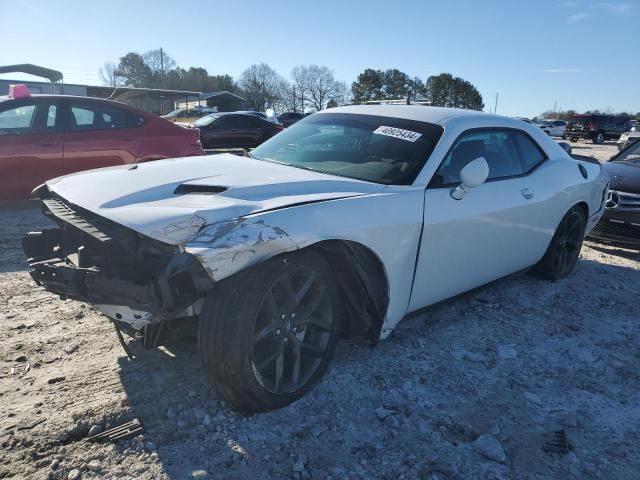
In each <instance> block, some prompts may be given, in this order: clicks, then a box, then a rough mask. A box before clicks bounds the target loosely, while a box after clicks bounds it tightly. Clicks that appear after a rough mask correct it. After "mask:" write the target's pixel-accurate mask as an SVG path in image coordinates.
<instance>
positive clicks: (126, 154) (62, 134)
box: [0, 85, 203, 200]
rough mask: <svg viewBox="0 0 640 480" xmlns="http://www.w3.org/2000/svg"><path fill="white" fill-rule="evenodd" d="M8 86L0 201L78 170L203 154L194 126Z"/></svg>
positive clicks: (0, 111)
mask: <svg viewBox="0 0 640 480" xmlns="http://www.w3.org/2000/svg"><path fill="white" fill-rule="evenodd" d="M12 87H13V88H12V89H11V91H10V95H9V96H8V97H0V200H12V199H25V198H28V197H29V196H30V194H31V191H32V190H33V189H34V188H35V187H37V186H38V185H40V184H41V183H43V182H45V181H46V180H49V179H51V178H55V177H59V176H61V175H66V174H68V173H73V172H78V171H80V170H89V169H92V168H99V167H106V166H110V165H122V164H126V163H139V162H146V161H149V160H158V159H162V158H175V157H190V156H195V155H202V154H203V151H202V146H201V144H200V136H199V131H198V130H197V129H185V128H183V127H180V126H178V125H175V124H173V123H172V122H169V121H167V120H164V119H162V118H160V117H158V116H156V115H154V114H150V113H146V112H143V111H141V110H138V109H135V108H132V107H129V106H128V105H125V104H122V103H119V102H113V101H109V100H101V99H96V98H88V97H72V96H63V95H29V94H28V92H27V91H26V88H25V87H24V86H22V85H19V86H12ZM17 87H20V88H17ZM12 93H13V95H12Z"/></svg>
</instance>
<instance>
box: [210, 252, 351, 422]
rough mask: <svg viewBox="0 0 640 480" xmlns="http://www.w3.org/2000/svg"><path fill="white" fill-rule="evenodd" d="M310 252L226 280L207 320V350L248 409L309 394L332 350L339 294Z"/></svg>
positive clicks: (221, 385) (223, 387)
mask: <svg viewBox="0 0 640 480" xmlns="http://www.w3.org/2000/svg"><path fill="white" fill-rule="evenodd" d="M331 277H332V275H331V270H330V267H329V265H328V264H327V262H326V261H325V260H324V258H323V257H322V256H320V255H319V254H317V253H315V252H312V251H308V252H298V253H294V254H290V255H283V256H281V257H276V258H274V259H271V260H268V261H267V262H265V263H264V264H261V265H259V266H257V267H255V268H253V269H251V270H249V271H247V272H241V273H239V274H236V275H234V276H232V277H230V278H229V279H226V280H224V281H222V282H220V283H219V284H218V285H217V289H216V291H215V292H214V293H213V294H212V295H211V296H210V297H209V298H207V300H206V302H205V306H204V308H203V311H202V315H201V318H200V335H199V345H200V355H201V359H202V362H203V364H204V366H205V369H206V370H207V373H208V375H209V378H210V379H211V380H212V381H213V383H214V384H215V385H216V386H217V387H218V389H219V391H220V393H221V394H222V395H223V396H224V397H225V399H226V400H227V401H228V402H229V403H230V404H232V405H233V406H234V407H235V408H237V409H238V410H240V411H241V412H243V413H254V412H264V411H269V410H274V409H277V408H280V407H283V406H285V405H288V404H289V403H291V402H293V401H294V400H296V399H297V398H299V397H301V396H302V395H303V394H304V393H306V392H307V391H309V390H310V389H311V388H312V387H313V386H314V385H315V384H316V382H317V381H318V380H319V379H320V378H321V377H322V375H323V374H324V372H325V371H326V369H327V367H328V365H329V363H330V361H331V357H332V355H333V351H334V347H335V342H336V337H337V331H338V330H337V327H338V317H339V301H338V299H339V294H338V291H337V289H336V286H335V282H334V281H332V279H331Z"/></svg>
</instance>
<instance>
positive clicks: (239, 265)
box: [184, 187, 424, 328]
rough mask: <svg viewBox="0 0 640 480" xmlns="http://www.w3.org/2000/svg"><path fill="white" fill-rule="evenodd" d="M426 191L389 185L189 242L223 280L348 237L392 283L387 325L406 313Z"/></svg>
mask: <svg viewBox="0 0 640 480" xmlns="http://www.w3.org/2000/svg"><path fill="white" fill-rule="evenodd" d="M423 195H424V193H423V189H422V188H420V187H390V188H389V189H388V190H385V192H384V193H380V194H373V195H364V196H359V197H351V198H344V199H338V200H331V201H324V202H318V203H312V204H306V205H299V206H292V207H288V208H282V209H278V210H274V211H267V212H263V213H258V214H254V215H248V216H245V217H240V218H235V219H230V220H225V221H220V222H216V223H213V224H211V225H208V226H206V227H204V228H203V229H202V230H201V231H200V232H199V233H198V235H196V237H195V238H193V239H192V240H191V241H190V242H189V243H187V244H186V245H185V247H184V248H185V251H187V252H188V253H190V254H192V255H194V256H195V257H196V258H197V259H198V260H199V261H200V262H201V263H202V265H203V267H204V268H205V270H206V271H207V272H208V274H209V275H210V276H211V278H212V280H213V281H214V282H215V281H220V280H222V279H224V278H227V277H229V276H231V275H233V274H235V273H237V272H240V271H242V270H244V269H246V268H249V267H251V266H252V265H255V264H257V263H260V262H263V261H265V260H267V259H269V258H272V257H274V256H276V255H279V254H282V253H286V252H291V251H294V250H297V249H301V248H305V247H308V246H310V245H313V244H315V243H318V242H321V241H324V240H348V241H352V242H356V243H360V244H362V245H364V246H365V247H367V248H368V249H370V250H371V251H372V252H373V253H374V254H375V255H376V256H377V257H378V258H379V259H380V261H381V263H382V265H383V267H384V269H385V272H386V274H387V279H388V282H389V308H388V310H387V315H386V317H385V321H384V325H383V328H393V326H394V325H395V324H396V323H397V322H398V321H399V320H400V319H402V317H404V315H405V314H406V313H407V308H408V304H409V296H410V293H411V284H412V281H413V273H414V268H415V261H416V255H417V253H418V243H419V237H420V231H421V228H422V208H423Z"/></svg>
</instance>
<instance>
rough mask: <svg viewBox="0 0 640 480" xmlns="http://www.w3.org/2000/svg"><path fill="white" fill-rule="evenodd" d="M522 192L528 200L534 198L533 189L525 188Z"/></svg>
mask: <svg viewBox="0 0 640 480" xmlns="http://www.w3.org/2000/svg"><path fill="white" fill-rule="evenodd" d="M520 193H521V194H522V196H523V197H524V198H525V199H527V200H531V199H532V198H533V190H531V189H530V188H523V189H522V190H520Z"/></svg>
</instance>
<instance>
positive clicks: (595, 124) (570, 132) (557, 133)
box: [515, 113, 637, 149]
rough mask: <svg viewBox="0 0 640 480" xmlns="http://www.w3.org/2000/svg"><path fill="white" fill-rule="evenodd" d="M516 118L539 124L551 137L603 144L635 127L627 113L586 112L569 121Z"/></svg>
mask: <svg viewBox="0 0 640 480" xmlns="http://www.w3.org/2000/svg"><path fill="white" fill-rule="evenodd" d="M515 118H517V119H519V120H522V121H524V122H527V123H531V124H535V125H538V126H539V127H540V128H541V129H542V130H543V131H544V132H545V133H546V134H547V135H549V136H551V137H562V138H564V139H569V140H571V141H572V142H577V141H578V140H579V139H586V140H591V141H592V142H593V143H595V144H601V143H604V142H605V141H606V140H619V139H620V138H621V137H622V136H624V134H625V132H629V131H631V130H633V129H634V121H632V120H631V119H630V118H629V117H628V116H626V115H605V114H600V113H585V114H580V115H573V116H571V118H570V119H569V121H567V122H565V121H564V120H558V119H543V120H538V121H537V122H533V121H532V120H529V119H528V118H524V117H515ZM636 123H637V122H636ZM632 137H635V136H632ZM625 145H626V143H625V144H623V145H622V147H621V148H620V149H622V148H624V146H625Z"/></svg>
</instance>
